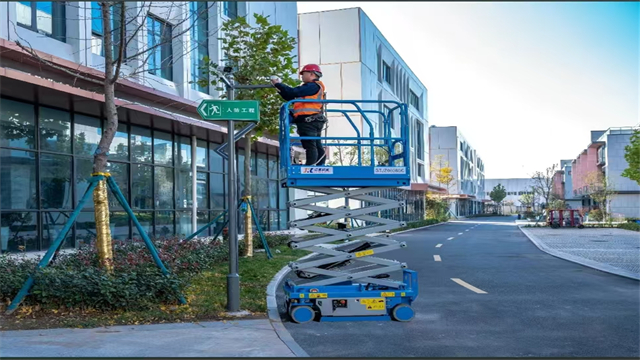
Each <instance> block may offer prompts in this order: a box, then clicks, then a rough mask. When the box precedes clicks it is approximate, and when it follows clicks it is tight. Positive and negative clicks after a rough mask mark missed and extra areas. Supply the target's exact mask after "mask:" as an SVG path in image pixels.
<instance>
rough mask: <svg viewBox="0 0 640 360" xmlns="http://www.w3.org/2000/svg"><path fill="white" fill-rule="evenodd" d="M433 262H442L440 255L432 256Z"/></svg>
mask: <svg viewBox="0 0 640 360" xmlns="http://www.w3.org/2000/svg"><path fill="white" fill-rule="evenodd" d="M433 260H435V261H442V259H441V258H440V255H433Z"/></svg>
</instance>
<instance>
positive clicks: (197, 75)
mask: <svg viewBox="0 0 640 360" xmlns="http://www.w3.org/2000/svg"><path fill="white" fill-rule="evenodd" d="M189 9H190V11H191V18H192V19H193V20H192V21H193V26H192V27H191V49H192V52H191V80H192V81H194V82H193V83H191V88H192V89H194V90H198V91H200V92H202V93H207V94H208V93H209V87H208V86H200V85H199V84H198V83H196V82H195V81H198V80H200V79H203V78H204V79H205V80H207V83H208V82H209V73H203V72H202V70H201V67H202V66H203V65H204V58H205V57H208V56H209V43H208V38H209V37H208V33H209V26H208V19H209V16H208V15H209V14H208V6H207V2H206V1H205V2H199V1H192V2H190V3H189Z"/></svg>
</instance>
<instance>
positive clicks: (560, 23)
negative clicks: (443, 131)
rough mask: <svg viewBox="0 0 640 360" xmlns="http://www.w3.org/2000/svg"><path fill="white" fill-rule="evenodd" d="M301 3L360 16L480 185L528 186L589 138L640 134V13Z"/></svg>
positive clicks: (301, 8)
mask: <svg viewBox="0 0 640 360" xmlns="http://www.w3.org/2000/svg"><path fill="white" fill-rule="evenodd" d="M297 4H298V13H304V12H312V11H324V10H334V9H344V8H351V7H360V8H362V10H363V11H364V12H365V13H366V14H367V15H368V16H369V18H370V19H371V20H372V21H373V23H374V24H375V25H376V26H377V27H378V29H379V30H380V31H381V32H382V34H383V35H384V36H385V38H386V39H387V40H388V41H389V43H390V44H391V45H392V46H393V48H394V49H395V50H396V51H397V52H398V53H399V54H400V56H401V57H402V58H403V60H404V61H405V62H406V63H407V65H408V66H409V67H410V68H411V70H412V71H413V72H414V73H415V74H416V76H418V78H419V79H420V81H421V82H422V83H423V84H424V85H425V86H426V87H427V89H428V99H427V104H428V108H427V114H428V115H427V116H428V121H429V126H431V125H437V126H458V128H459V130H460V131H461V132H462V134H463V136H464V137H465V138H466V139H467V140H468V141H469V143H470V145H471V146H472V147H474V148H475V149H476V150H477V151H478V155H479V156H480V158H482V159H483V161H484V163H485V178H487V179H495V178H525V177H531V175H532V174H533V173H534V172H535V171H538V170H540V171H544V169H545V168H547V167H549V166H551V165H552V164H554V163H559V162H560V160H561V159H575V158H576V157H577V156H578V154H579V153H580V152H581V151H582V150H583V149H585V148H586V147H587V146H588V145H589V142H590V131H591V130H606V129H608V128H610V127H622V126H634V125H637V124H638V123H640V119H639V109H638V108H639V97H640V93H639V86H640V85H639V83H640V80H639V67H640V62H639V56H638V52H639V47H640V44H639V41H640V36H639V33H640V5H639V3H638V2H590V3H587V2H484V3H482V2H475V3H474V2H398V1H393V2H391V1H388V2H349V1H339V2H338V1H336V2H308V1H304V2H302V1H300V2H298V3H297ZM302 46H304V45H302Z"/></svg>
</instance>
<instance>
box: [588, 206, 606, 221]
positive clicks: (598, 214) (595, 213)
mask: <svg viewBox="0 0 640 360" xmlns="http://www.w3.org/2000/svg"><path fill="white" fill-rule="evenodd" d="M603 219H604V214H603V213H602V210H600V209H594V210H591V211H589V220H592V221H602V220H603Z"/></svg>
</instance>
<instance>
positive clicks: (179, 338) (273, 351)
mask: <svg viewBox="0 0 640 360" xmlns="http://www.w3.org/2000/svg"><path fill="white" fill-rule="evenodd" d="M294 356H295V355H294V354H293V353H292V352H291V350H290V349H289V348H288V347H287V346H286V345H285V344H284V343H283V342H282V341H281V340H280V338H279V337H278V335H277V334H276V332H275V330H274V328H273V326H271V324H270V321H269V320H267V319H264V320H238V321H226V322H222V321H219V322H218V321H216V322H201V323H178V324H156V325H125V326H112V327H102V328H95V329H50V330H24V331H2V332H0V357H275V358H280V357H294Z"/></svg>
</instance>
